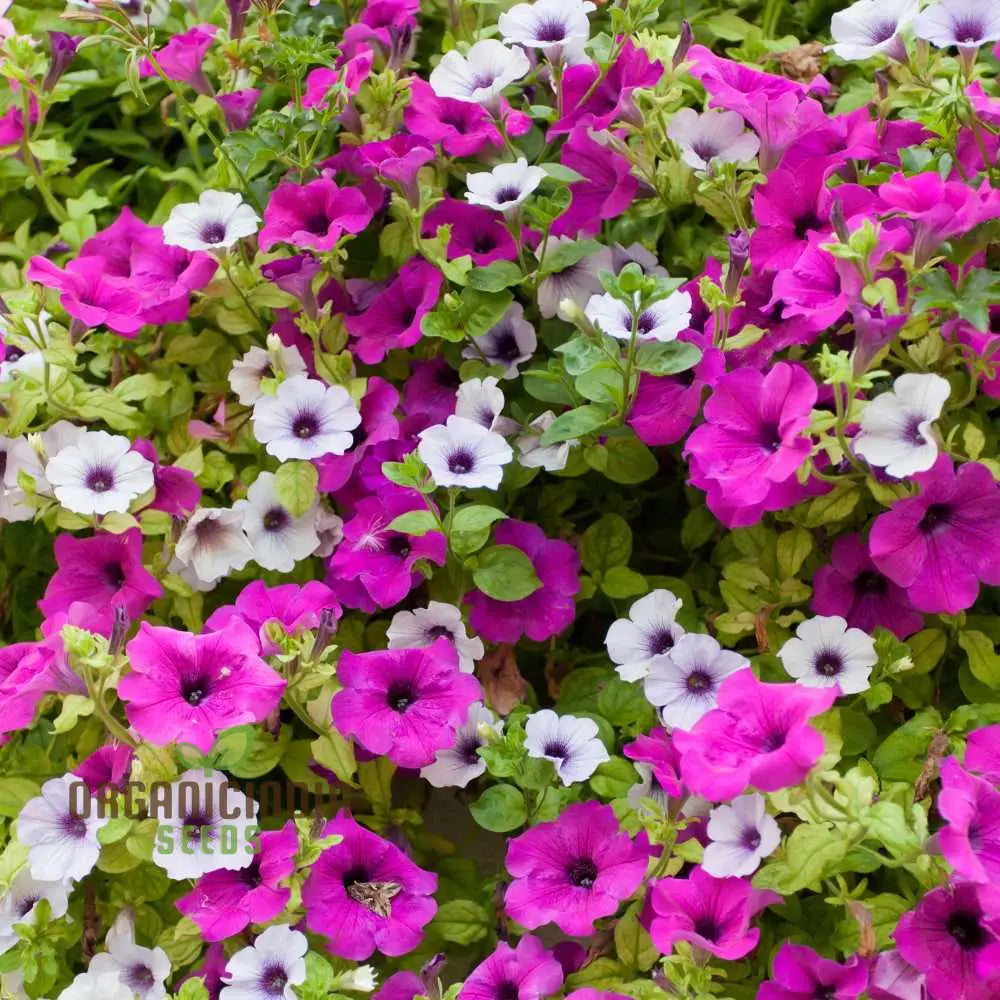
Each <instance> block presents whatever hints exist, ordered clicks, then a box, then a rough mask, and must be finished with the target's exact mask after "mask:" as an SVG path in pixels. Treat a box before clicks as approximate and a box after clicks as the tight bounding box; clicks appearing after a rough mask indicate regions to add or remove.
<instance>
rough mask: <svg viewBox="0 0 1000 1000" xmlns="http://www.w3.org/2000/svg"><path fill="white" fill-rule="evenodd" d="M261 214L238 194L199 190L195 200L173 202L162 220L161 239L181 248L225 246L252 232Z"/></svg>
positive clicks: (206, 248) (221, 248)
mask: <svg viewBox="0 0 1000 1000" xmlns="http://www.w3.org/2000/svg"><path fill="white" fill-rule="evenodd" d="M259 225H260V217H259V216H258V215H257V213H256V212H255V211H254V210H253V209H252V208H251V207H250V206H249V205H247V204H246V203H245V202H244V201H243V198H242V197H241V196H240V195H238V194H233V193H232V192H230V191H202V193H201V194H200V195H199V197H198V200H197V201H195V202H186V203H185V204H183V205H175V206H174V207H173V208H172V209H171V211H170V216H169V217H168V218H167V221H166V222H165V223H164V224H163V242H164V243H166V244H167V246H174V247H182V248H183V249H184V250H226V249H228V248H229V247H231V246H233V244H235V243H238V242H239V241H240V240H241V239H243V238H244V237H246V236H253V234H254V233H256V232H257V227H258V226H259Z"/></svg>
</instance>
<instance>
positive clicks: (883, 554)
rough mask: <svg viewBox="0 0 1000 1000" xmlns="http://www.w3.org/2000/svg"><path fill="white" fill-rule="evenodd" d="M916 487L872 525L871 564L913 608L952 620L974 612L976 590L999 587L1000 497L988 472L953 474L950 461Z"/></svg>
mask: <svg viewBox="0 0 1000 1000" xmlns="http://www.w3.org/2000/svg"><path fill="white" fill-rule="evenodd" d="M914 479H916V481H917V482H918V483H920V494H919V495H918V496H915V497H904V498H903V499H901V500H897V501H896V502H895V503H894V504H893V505H892V507H891V508H890V509H889V510H887V511H886V512H885V513H884V514H881V515H879V517H877V518H876V519H875V523H874V525H872V530H871V536H870V538H869V541H868V546H869V549H870V551H871V556H872V561H873V562H874V563H875V565H876V566H877V567H878V568H879V570H881V572H883V573H884V574H885V575H886V576H887V577H889V579H890V580H892V581H893V582H895V583H897V584H899V585H900V586H901V587H904V588H905V589H906V594H907V597H908V598H909V599H910V601H911V603H912V604H913V606H914V607H915V608H918V609H919V610H921V611H925V612H927V613H929V614H952V615H953V614H957V613H958V612H959V611H964V610H965V609H966V608H969V607H971V606H972V604H973V602H974V601H975V600H976V597H977V596H978V594H979V584H980V583H981V582H982V583H987V584H989V585H991V586H996V585H998V584H1000V535H998V533H997V532H996V530H995V525H996V524H997V522H998V520H1000V489H998V488H997V483H996V480H994V478H993V474H992V473H991V472H990V470H989V469H988V468H986V466H985V465H980V464H979V463H978V462H965V463H964V464H962V465H960V466H959V468H958V470H957V471H956V470H955V469H954V468H953V466H952V463H951V459H950V458H949V457H948V456H947V455H942V456H941V457H940V458H939V459H938V461H937V463H936V464H935V465H934V467H933V468H932V469H930V470H929V471H928V472H926V473H922V474H920V475H917V476H914Z"/></svg>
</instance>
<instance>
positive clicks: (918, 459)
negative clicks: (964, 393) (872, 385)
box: [854, 373, 951, 479]
mask: <svg viewBox="0 0 1000 1000" xmlns="http://www.w3.org/2000/svg"><path fill="white" fill-rule="evenodd" d="M950 392H951V386H950V385H949V384H948V381H947V379H943V378H941V376H940V375H917V374H912V373H909V374H906V375H900V376H899V378H897V379H896V381H895V382H894V383H893V385H892V391H891V392H883V393H882V395H881V396H876V397H875V398H874V399H873V400H872V401H871V402H870V403H868V404H867V405H866V406H865V408H864V410H863V411H862V412H861V429H860V431H859V432H858V434H857V435H856V436H855V438H854V452H855V454H857V455H860V456H861V457H862V458H863V459H865V460H866V461H867V462H868V463H869V464H871V465H874V466H877V467H878V468H880V469H885V471H886V472H887V473H888V474H889V475H890V476H893V477H894V478H896V479H905V478H906V477H907V476H912V475H913V474H914V473H915V472H926V471H927V470H928V469H929V468H931V466H932V465H933V464H934V463H935V462H936V461H937V457H938V445H937V440H936V439H935V437H934V429H933V428H932V426H931V424H933V422H934V421H935V420H937V418H938V417H940V416H941V410H942V409H943V408H944V404H945V401H946V400H947V399H948V394H949V393H950Z"/></svg>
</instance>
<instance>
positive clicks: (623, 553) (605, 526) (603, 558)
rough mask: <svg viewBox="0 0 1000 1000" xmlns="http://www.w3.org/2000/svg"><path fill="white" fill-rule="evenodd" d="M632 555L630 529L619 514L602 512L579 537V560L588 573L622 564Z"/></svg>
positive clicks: (602, 571)
mask: <svg viewBox="0 0 1000 1000" xmlns="http://www.w3.org/2000/svg"><path fill="white" fill-rule="evenodd" d="M631 555H632V529H631V528H630V527H629V526H628V521H626V520H625V518H623V517H622V516H621V515H620V514H610V513H609V514H602V515H601V517H600V518H599V519H598V520H596V521H595V522H594V523H593V524H592V525H591V526H590V527H589V528H587V530H586V531H585V532H584V533H583V537H582V538H581V539H580V561H581V562H582V563H583V568H584V569H586V570H587V571H588V572H589V573H604V572H606V571H607V570H609V569H611V567H612V566H624V565H626V564H627V563H628V561H629V558H630V557H631Z"/></svg>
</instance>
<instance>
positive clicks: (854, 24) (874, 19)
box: [827, 0, 920, 62]
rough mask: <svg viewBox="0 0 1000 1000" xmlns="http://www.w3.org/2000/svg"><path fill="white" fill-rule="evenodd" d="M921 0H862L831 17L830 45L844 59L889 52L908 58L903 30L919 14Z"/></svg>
mask: <svg viewBox="0 0 1000 1000" xmlns="http://www.w3.org/2000/svg"><path fill="white" fill-rule="evenodd" d="M919 7H920V3H919V0H858V2H857V3H853V4H851V6H850V7H848V8H847V9H846V10H838V11H837V12H836V13H835V14H834V15H833V17H832V18H830V34H831V35H832V36H833V42H834V44H833V45H829V46H827V49H828V50H829V51H832V52H834V53H836V55H838V56H840V58H841V59H850V60H861V59H870V58H871V57H872V56H877V55H881V54H885V55H887V56H890V57H891V58H893V59H897V60H899V61H901V62H902V61H905V60H906V47H905V46H904V45H903V42H902V40H901V39H900V37H899V36H900V33H901V32H903V31H904V30H905V29H906V28H908V27H909V26H910V25H911V24H912V23H913V20H914V18H915V17H916V16H917V10H918V8H919Z"/></svg>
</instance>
